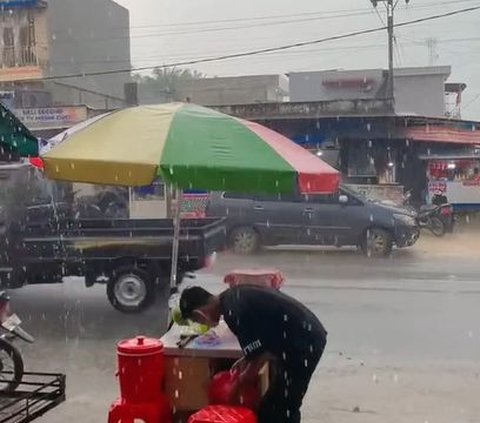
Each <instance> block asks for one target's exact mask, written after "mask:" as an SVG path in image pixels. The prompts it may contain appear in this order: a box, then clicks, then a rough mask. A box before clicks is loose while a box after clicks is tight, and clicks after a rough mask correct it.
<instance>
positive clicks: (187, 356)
mask: <svg viewBox="0 0 480 423" xmlns="http://www.w3.org/2000/svg"><path fill="white" fill-rule="evenodd" d="M215 332H216V334H217V335H218V336H219V338H220V343H219V344H218V345H214V346H210V345H203V344H201V343H199V342H198V340H197V339H195V340H193V341H191V342H190V343H189V344H188V345H187V346H186V347H184V348H179V347H178V346H177V342H178V341H179V339H180V336H181V333H182V329H181V328H180V327H179V326H177V325H174V326H173V327H172V328H171V329H170V331H168V332H167V333H166V334H165V335H164V336H163V338H162V339H161V341H162V343H163V345H164V354H165V366H166V369H165V392H166V394H167V396H168V397H169V398H170V400H171V402H172V405H173V407H174V412H175V413H176V414H177V415H182V416H183V415H188V414H191V413H193V412H195V411H198V410H200V409H201V408H203V407H206V406H207V405H208V386H209V384H210V381H211V380H212V377H213V375H215V374H216V373H218V372H221V371H224V370H228V369H230V368H231V366H232V365H233V363H234V362H235V361H236V360H238V359H239V358H241V357H242V355H243V354H242V349H241V348H240V345H239V343H238V340H237V338H236V337H235V335H233V333H232V332H231V331H230V330H229V329H228V327H227V326H226V324H225V323H224V322H221V323H220V325H219V326H218V327H217V328H215ZM259 378H260V386H261V390H262V393H264V392H265V391H266V390H267V389H268V384H269V366H268V365H267V366H265V367H264V368H263V369H262V371H261V372H260V374H259ZM176 421H178V419H177V420H176Z"/></svg>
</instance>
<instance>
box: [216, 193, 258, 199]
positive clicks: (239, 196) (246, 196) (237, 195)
mask: <svg viewBox="0 0 480 423" xmlns="http://www.w3.org/2000/svg"><path fill="white" fill-rule="evenodd" d="M223 198H226V199H230V200H252V199H253V196H252V195H249V194H244V193H238V192H226V193H224V194H223Z"/></svg>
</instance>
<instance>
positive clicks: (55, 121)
mask: <svg viewBox="0 0 480 423" xmlns="http://www.w3.org/2000/svg"><path fill="white" fill-rule="evenodd" d="M15 114H16V115H17V117H18V118H19V119H20V120H21V121H22V122H23V123H24V124H25V126H26V127H27V128H29V129H32V130H35V129H37V130H43V129H63V128H70V127H71V126H73V125H76V124H77V123H80V122H83V121H84V120H86V119H87V108H86V107H85V106H68V107H43V108H31V109H16V110H15Z"/></svg>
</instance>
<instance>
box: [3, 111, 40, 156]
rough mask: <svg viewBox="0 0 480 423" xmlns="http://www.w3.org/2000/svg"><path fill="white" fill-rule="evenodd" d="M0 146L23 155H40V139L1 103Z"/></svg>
mask: <svg viewBox="0 0 480 423" xmlns="http://www.w3.org/2000/svg"><path fill="white" fill-rule="evenodd" d="M0 148H2V149H3V150H5V151H7V152H12V153H17V154H18V155H20V156H22V157H28V156H36V155H38V140H37V138H36V137H34V136H33V135H32V134H31V133H30V131H29V130H28V129H27V128H26V126H25V125H24V124H23V123H21V122H20V120H18V118H17V117H16V116H15V115H14V114H13V113H12V112H10V111H9V110H8V109H7V108H6V107H5V106H3V105H2V104H1V103H0Z"/></svg>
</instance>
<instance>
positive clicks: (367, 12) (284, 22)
mask: <svg viewBox="0 0 480 423" xmlns="http://www.w3.org/2000/svg"><path fill="white" fill-rule="evenodd" d="M471 1H478V0H459V1H456V2H455V1H453V2H441V3H435V4H428V5H423V8H431V7H438V6H444V5H451V4H455V3H465V2H471ZM421 7H422V5H420V6H418V7H416V9H419V8H421ZM398 9H399V10H407V8H405V7H403V8H398ZM356 10H357V11H352V10H350V11H346V10H342V11H339V12H348V13H338V12H332V15H326V13H328V12H311V13H303V14H302V13H300V14H296V15H278V17H277V18H276V19H278V18H280V17H283V18H289V19H287V20H282V21H273V22H260V23H251V24H248V25H237V26H225V27H206V28H195V29H187V28H184V29H180V28H179V30H177V31H166V32H165V31H164V32H157V33H147V34H136V35H127V34H125V35H122V36H117V37H112V36H109V37H105V38H91V37H81V38H78V37H76V38H75V39H63V40H62V39H60V40H58V39H57V40H56V43H60V44H66V43H79V42H82V41H83V42H102V41H104V42H111V41H114V40H121V39H144V38H159V37H168V36H173V35H190V34H192V35H193V34H202V33H212V32H213V33H215V32H223V31H237V30H242V29H252V28H259V27H262V28H263V27H273V26H280V25H289V24H296V23H306V22H315V21H320V20H332V19H343V18H348V17H358V16H367V15H370V14H371V10H366V9H356ZM321 13H323V15H321V16H318V15H319V14H321ZM334 13H337V14H336V15H335V14H334ZM377 14H378V11H377ZM304 16H309V17H304ZM312 16H314V17H312ZM292 17H300V19H292ZM302 17H303V18H302ZM262 19H268V17H266V16H265V17H258V18H243V19H226V20H219V21H210V22H209V21H199V22H205V23H214V24H215V23H228V22H249V21H259V20H262ZM186 24H187V23H185V24H184V25H186ZM192 24H193V23H192ZM180 25H182V24H170V25H169V24H164V25H163V26H165V27H167V26H172V27H175V26H180ZM161 26H162V25H158V26H154V25H152V26H151V27H161ZM117 28H118V29H123V30H126V29H127V28H126V27H124V28H120V27H117ZM133 28H135V27H130V29H133ZM62 31H67V30H60V31H58V30H57V31H56V32H57V33H58V32H62ZM70 36H71V34H70ZM44 44H45V43H44Z"/></svg>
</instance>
